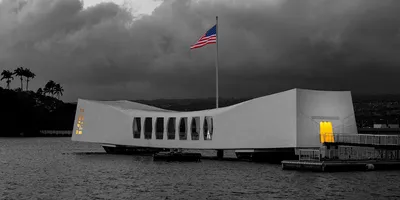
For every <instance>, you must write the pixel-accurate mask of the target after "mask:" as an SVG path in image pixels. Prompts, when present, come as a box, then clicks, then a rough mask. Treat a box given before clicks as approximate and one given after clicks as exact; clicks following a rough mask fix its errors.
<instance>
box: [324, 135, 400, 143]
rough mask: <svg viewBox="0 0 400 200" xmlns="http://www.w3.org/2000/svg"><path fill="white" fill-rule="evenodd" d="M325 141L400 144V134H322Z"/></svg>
mask: <svg viewBox="0 0 400 200" xmlns="http://www.w3.org/2000/svg"><path fill="white" fill-rule="evenodd" d="M320 136H321V140H322V141H324V143H346V144H364V145H374V146H400V135H370V134H330V135H324V134H321V135H320Z"/></svg>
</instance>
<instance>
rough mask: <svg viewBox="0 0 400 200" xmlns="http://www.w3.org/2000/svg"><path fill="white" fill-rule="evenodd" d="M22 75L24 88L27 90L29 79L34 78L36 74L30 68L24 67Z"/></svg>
mask: <svg viewBox="0 0 400 200" xmlns="http://www.w3.org/2000/svg"><path fill="white" fill-rule="evenodd" d="M24 76H25V77H26V90H27V91H28V84H29V79H33V78H35V76H36V74H34V73H33V72H31V70H30V69H26V68H25V69H24Z"/></svg>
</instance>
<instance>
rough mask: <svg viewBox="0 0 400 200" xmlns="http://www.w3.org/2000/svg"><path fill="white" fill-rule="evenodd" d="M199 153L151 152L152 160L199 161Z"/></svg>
mask: <svg viewBox="0 0 400 200" xmlns="http://www.w3.org/2000/svg"><path fill="white" fill-rule="evenodd" d="M200 158H201V153H183V152H159V153H155V154H153V160H154V161H156V160H163V161H194V162H199V161H200Z"/></svg>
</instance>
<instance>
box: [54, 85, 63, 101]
mask: <svg viewBox="0 0 400 200" xmlns="http://www.w3.org/2000/svg"><path fill="white" fill-rule="evenodd" d="M63 92H64V88H62V87H61V85H60V84H58V83H57V84H56V85H55V87H54V94H56V95H57V99H60V96H62V95H63Z"/></svg>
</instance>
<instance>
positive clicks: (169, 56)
mask: <svg viewBox="0 0 400 200" xmlns="http://www.w3.org/2000/svg"><path fill="white" fill-rule="evenodd" d="M216 15H218V16H219V56H220V57H219V61H220V62H219V63H220V71H219V72H220V73H219V74H220V95H221V96H225V97H244V96H260V95H264V94H268V93H272V92H278V91H282V90H286V89H291V88H294V87H298V88H310V89H326V90H352V91H353V92H355V93H391V92H399V91H398V90H397V87H396V86H397V85H399V84H400V78H397V77H398V75H399V74H400V56H399V55H400V1H398V0H385V1H379V0H335V1H331V0H301V1H297V0H296V1H292V0H249V1H241V0H218V1H217V0H202V1H196V0H193V1H187V0H177V1H170V0H165V1H164V2H163V3H162V4H161V5H160V6H159V7H158V8H156V10H154V12H153V14H152V15H149V16H143V17H141V18H140V19H134V20H133V16H132V15H131V13H130V12H129V11H128V10H127V9H125V8H123V7H120V6H117V5H115V4H113V3H103V4H99V5H97V6H95V7H90V8H88V9H83V6H82V3H81V2H80V1H79V0H30V1H16V0H3V2H2V3H0V68H1V69H3V68H4V69H13V68H15V67H16V66H24V67H27V68H30V69H32V71H34V72H35V73H36V74H37V77H36V79H35V80H33V81H32V87H33V89H35V88H38V87H40V86H43V85H44V84H45V82H46V81H47V80H50V79H52V80H54V81H56V82H59V83H61V84H62V85H64V88H65V96H64V97H63V99H64V100H66V101H76V99H77V98H88V99H143V98H144V99H149V98H198V97H213V96H214V93H215V66H214V65H215V64H214V61H215V45H209V46H206V47H203V48H200V49H196V50H190V49H189V47H190V45H191V44H193V43H194V42H195V41H196V40H197V39H198V38H199V37H200V35H201V34H203V33H204V32H205V31H206V30H207V29H208V28H210V27H211V26H212V25H213V24H214V23H215V16H216ZM4 84H5V83H3V87H4ZM12 85H13V86H14V87H17V86H18V80H15V81H14V82H13V84H12Z"/></svg>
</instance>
